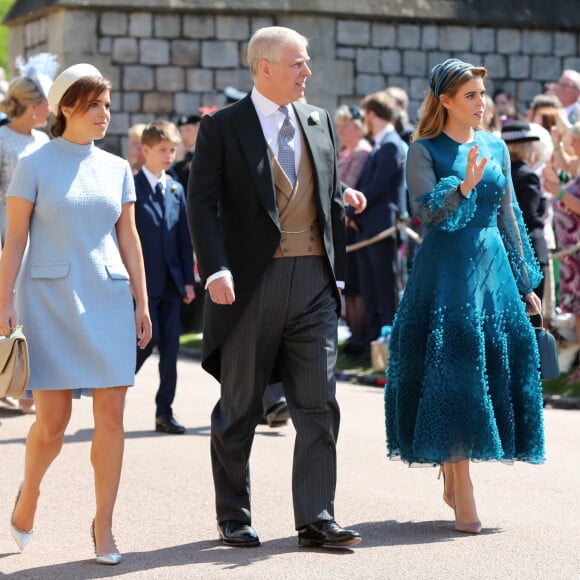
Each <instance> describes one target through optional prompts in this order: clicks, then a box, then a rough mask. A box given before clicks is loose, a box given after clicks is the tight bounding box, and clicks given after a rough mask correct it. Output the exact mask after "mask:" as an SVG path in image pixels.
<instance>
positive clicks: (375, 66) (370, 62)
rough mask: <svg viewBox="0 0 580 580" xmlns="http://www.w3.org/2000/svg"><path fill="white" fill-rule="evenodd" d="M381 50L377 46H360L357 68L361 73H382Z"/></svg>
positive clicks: (357, 52) (357, 55)
mask: <svg viewBox="0 0 580 580" xmlns="http://www.w3.org/2000/svg"><path fill="white" fill-rule="evenodd" d="M380 69H381V65H380V51H379V50H378V49H376V48H358V49H357V51H356V70H357V72H359V73H375V74H376V73H380V72H381V70H380Z"/></svg>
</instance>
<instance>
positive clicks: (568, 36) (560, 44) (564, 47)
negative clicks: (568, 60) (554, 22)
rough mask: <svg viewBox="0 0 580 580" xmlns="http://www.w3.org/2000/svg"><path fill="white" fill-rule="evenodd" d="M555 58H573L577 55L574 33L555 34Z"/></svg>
mask: <svg viewBox="0 0 580 580" xmlns="http://www.w3.org/2000/svg"><path fill="white" fill-rule="evenodd" d="M553 42H554V56H573V55H575V54H576V35H575V34H574V33H573V32H555V33H554V40H553Z"/></svg>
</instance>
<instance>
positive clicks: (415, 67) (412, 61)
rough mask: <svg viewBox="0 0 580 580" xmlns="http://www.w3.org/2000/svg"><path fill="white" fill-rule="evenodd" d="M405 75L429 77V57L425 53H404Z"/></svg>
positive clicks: (408, 51)
mask: <svg viewBox="0 0 580 580" xmlns="http://www.w3.org/2000/svg"><path fill="white" fill-rule="evenodd" d="M403 74H405V75H408V76H417V75H421V76H427V57H426V54H425V52H424V51H422V50H405V51H403Z"/></svg>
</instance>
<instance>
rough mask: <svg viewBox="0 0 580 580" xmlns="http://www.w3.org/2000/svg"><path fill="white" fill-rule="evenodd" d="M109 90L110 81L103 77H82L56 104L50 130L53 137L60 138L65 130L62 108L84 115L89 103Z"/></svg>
mask: <svg viewBox="0 0 580 580" xmlns="http://www.w3.org/2000/svg"><path fill="white" fill-rule="evenodd" d="M107 89H109V90H111V81H109V80H108V79H106V78H104V77H96V76H91V77H82V78H80V79H79V80H78V81H75V82H74V83H73V84H72V85H71V86H70V87H69V88H68V89H67V90H66V92H65V94H64V95H63V96H62V97H61V99H60V101H59V103H58V111H55V112H54V113H55V115H56V117H55V120H54V123H53V125H52V127H51V128H50V133H51V135H52V136H53V137H62V135H63V133H64V132H65V130H66V117H65V116H64V114H63V112H62V107H71V108H72V109H73V114H76V113H81V114H82V113H85V112H86V111H88V110H89V108H90V106H91V103H92V102H93V101H94V100H95V99H96V98H97V97H98V96H99V95H100V94H101V93H102V92H103V91H105V90H107Z"/></svg>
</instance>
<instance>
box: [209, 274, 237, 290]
mask: <svg viewBox="0 0 580 580" xmlns="http://www.w3.org/2000/svg"><path fill="white" fill-rule="evenodd" d="M226 276H229V277H230V278H233V276H232V273H231V272H230V271H229V270H220V271H219V272H216V273H215V274H212V275H211V276H208V278H207V280H206V281H205V286H204V288H205V289H206V290H207V287H208V286H209V285H210V283H211V282H213V281H214V280H217V279H218V278H225V277H226Z"/></svg>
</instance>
